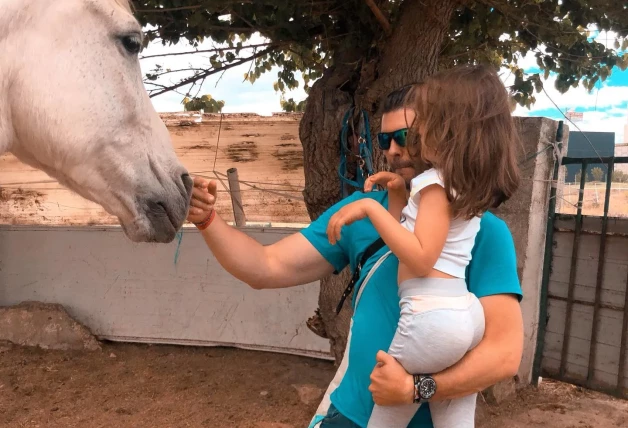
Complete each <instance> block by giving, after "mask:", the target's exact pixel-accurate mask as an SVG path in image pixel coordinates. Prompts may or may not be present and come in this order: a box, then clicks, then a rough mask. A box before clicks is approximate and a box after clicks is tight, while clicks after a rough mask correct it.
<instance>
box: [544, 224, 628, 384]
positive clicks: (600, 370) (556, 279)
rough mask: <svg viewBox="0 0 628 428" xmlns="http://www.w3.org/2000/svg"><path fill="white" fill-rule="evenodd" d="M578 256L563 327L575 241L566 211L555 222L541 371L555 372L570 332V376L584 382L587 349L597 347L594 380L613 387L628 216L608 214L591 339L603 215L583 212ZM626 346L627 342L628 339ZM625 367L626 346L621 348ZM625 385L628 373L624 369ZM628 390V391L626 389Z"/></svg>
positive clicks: (626, 272) (626, 275)
mask: <svg viewBox="0 0 628 428" xmlns="http://www.w3.org/2000/svg"><path fill="white" fill-rule="evenodd" d="M584 220H585V221H584V223H583V233H582V234H581V236H580V245H579V253H578V259H577V260H576V263H575V266H576V276H575V288H574V293H573V298H574V302H575V303H574V304H573V307H572V318H571V325H570V326H568V327H569V328H566V327H567V326H566V313H567V312H566V310H567V293H568V289H569V275H570V270H571V266H572V260H571V257H572V249H573V244H574V232H573V230H574V225H575V222H574V220H573V218H569V217H565V218H564V219H562V220H560V221H558V222H557V224H556V228H557V231H556V232H555V234H554V241H555V243H556V245H555V247H554V252H553V257H552V273H551V276H550V283H549V289H548V291H549V293H548V294H549V296H548V316H549V322H548V324H547V330H546V333H545V344H544V347H543V360H542V371H543V374H544V375H546V376H552V377H557V376H559V367H560V362H561V358H562V356H561V352H562V348H563V341H564V337H565V334H566V335H568V336H569V337H570V339H569V346H568V349H567V354H566V356H565V357H566V366H565V367H566V372H565V376H566V377H567V378H568V379H573V380H574V381H577V382H580V383H584V382H585V381H586V379H587V372H588V366H589V354H590V349H591V347H592V346H594V347H595V348H596V353H597V357H596V359H595V365H594V372H593V373H594V374H593V386H594V387H597V388H600V389H602V390H608V389H615V387H616V385H617V380H618V370H619V357H620V345H621V338H622V323H623V313H624V305H625V301H626V292H627V290H626V288H627V287H628V285H627V283H626V282H627V281H628V219H610V220H609V225H608V232H609V236H607V239H606V256H605V260H604V263H603V282H602V291H601V294H600V303H601V305H602V307H601V309H600V312H599V319H598V320H597V323H598V324H597V332H598V336H597V340H596V342H595V343H594V344H591V334H592V328H593V325H594V323H593V302H594V301H595V291H596V279H597V269H598V260H599V250H600V239H601V235H600V231H601V220H600V219H599V218H585V219H584ZM626 346H627V347H628V345H626ZM625 359H626V361H625V364H626V367H628V349H627V350H626V354H625ZM622 378H623V382H624V385H625V386H628V373H623V374H622ZM627 393H628V391H627Z"/></svg>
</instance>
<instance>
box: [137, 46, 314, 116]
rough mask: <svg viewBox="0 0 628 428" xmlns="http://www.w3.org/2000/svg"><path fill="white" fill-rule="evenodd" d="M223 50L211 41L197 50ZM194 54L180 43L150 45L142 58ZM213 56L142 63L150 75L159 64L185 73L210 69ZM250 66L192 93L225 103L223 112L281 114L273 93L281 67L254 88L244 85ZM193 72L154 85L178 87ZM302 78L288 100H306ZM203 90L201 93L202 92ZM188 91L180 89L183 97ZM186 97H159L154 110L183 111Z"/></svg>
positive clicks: (245, 53) (211, 80)
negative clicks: (174, 53)
mask: <svg viewBox="0 0 628 428" xmlns="http://www.w3.org/2000/svg"><path fill="white" fill-rule="evenodd" d="M248 43H250V44H261V43H265V39H263V38H262V37H259V36H257V37H253V38H251V40H250V41H249V42H248ZM216 47H220V45H217V44H215V43H213V42H212V41H211V40H208V41H204V42H203V43H201V44H200V45H199V46H198V48H197V49H198V50H209V49H215V48H216ZM192 50H194V49H193V48H191V47H190V46H189V45H187V43H179V44H178V45H176V46H163V45H162V44H161V43H152V44H150V45H149V46H148V47H147V48H146V49H145V50H144V51H143V52H142V55H141V56H152V55H162V54H168V53H173V52H189V51H192ZM252 53H253V51H252V50H251V49H243V50H242V51H241V52H240V56H243V57H246V56H250V55H251V54H252ZM211 55H213V53H199V54H194V55H181V56H166V57H159V58H147V59H143V60H141V61H140V64H141V67H142V71H143V72H144V73H147V72H151V70H153V69H154V68H155V66H156V65H157V64H159V65H161V66H162V70H164V71H165V70H167V69H170V70H173V71H175V70H184V69H189V68H208V67H210V65H209V57H210V56H211ZM250 67H251V64H250V63H249V64H242V65H239V66H237V67H233V68H231V69H229V70H226V71H225V72H224V73H223V74H220V73H218V74H214V75H212V76H210V77H208V78H207V79H206V80H205V82H204V83H203V86H202V87H201V88H199V87H196V88H194V90H193V91H192V92H191V94H192V95H193V96H194V95H196V94H197V93H198V94H199V95H204V94H210V95H211V96H212V97H213V98H215V99H218V100H224V101H225V107H224V110H223V111H224V112H226V113H235V112H240V113H242V112H246V113H258V114H263V115H270V114H272V113H273V112H278V111H281V107H280V99H281V94H280V93H278V92H275V91H274V89H273V82H275V81H276V80H277V73H278V72H279V70H280V69H279V68H278V67H274V68H273V69H271V70H270V71H268V72H266V73H264V74H262V76H260V78H259V79H258V80H257V81H256V82H255V84H253V85H252V84H251V83H250V82H248V81H244V74H245V73H247V72H248V71H249V70H250ZM190 75H191V72H190V71H181V72H172V73H169V74H166V75H164V76H161V77H160V78H159V79H158V80H156V81H155V83H157V84H161V85H171V84H173V83H177V82H178V81H179V80H181V79H183V78H185V77H189V76H190ZM298 77H299V79H298V80H299V81H300V83H301V86H300V87H299V88H298V89H296V90H293V91H287V92H286V98H294V99H295V100H296V101H301V100H303V99H305V98H306V96H307V95H306V93H305V91H304V90H303V87H302V85H303V82H302V80H301V78H300V75H299V76H298ZM147 88H148V89H151V85H150V84H148V85H147ZM199 89H200V90H199ZM186 90H187V88H181V91H180V92H182V93H183V94H185V91H186ZM182 99H183V96H182V95H180V94H177V93H175V92H170V93H167V94H163V95H159V96H157V97H154V98H152V101H153V105H154V106H155V109H156V110H157V111H159V112H173V111H182V110H183V105H182V104H181V100H182Z"/></svg>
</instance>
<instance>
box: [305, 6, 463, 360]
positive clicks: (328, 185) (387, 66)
mask: <svg viewBox="0 0 628 428" xmlns="http://www.w3.org/2000/svg"><path fill="white" fill-rule="evenodd" d="M458 4H459V3H458V2H457V1H456V0H405V1H404V3H403V4H402V6H401V9H400V14H399V17H398V19H397V21H396V23H395V24H394V27H393V31H392V34H391V36H390V37H389V38H386V39H382V40H381V41H379V43H378V48H377V49H376V50H370V51H365V52H356V51H347V52H338V53H336V56H335V57H334V63H335V64H336V65H335V66H334V67H333V68H330V69H328V70H327V71H326V72H325V74H324V76H323V77H322V78H321V79H319V80H318V81H317V82H315V84H314V85H313V86H312V89H311V90H310V94H309V97H308V102H307V106H306V109H305V113H304V115H303V119H302V121H301V126H300V130H299V134H300V139H301V143H302V145H303V155H304V162H305V190H304V192H303V194H304V198H305V203H306V206H307V209H308V213H309V215H310V217H311V218H312V220H314V219H316V218H317V217H318V216H319V215H320V214H321V213H323V212H324V211H325V210H326V209H327V208H329V207H330V206H331V205H333V204H334V203H336V202H337V201H338V200H339V199H340V180H339V178H338V173H337V170H338V164H339V160H340V143H339V140H338V135H339V132H340V126H341V120H342V116H343V115H344V113H345V112H346V111H347V109H348V108H350V107H351V106H352V105H355V106H357V107H359V108H362V109H365V110H366V111H367V112H369V114H370V117H371V133H372V134H373V136H374V135H375V134H376V133H377V130H378V129H379V124H380V118H379V116H378V115H377V114H376V112H377V109H378V104H379V102H380V101H381V100H382V98H383V97H384V96H385V95H386V94H387V93H388V92H390V91H391V90H394V89H395V88H398V87H401V86H403V85H407V84H410V83H416V82H419V81H421V80H422V79H424V78H425V77H427V76H429V75H431V74H433V73H434V72H436V71H437V67H438V58H439V53H440V51H441V46H442V44H443V39H444V37H445V35H446V34H447V30H448V28H449V22H450V19H451V16H452V13H453V12H454V10H455V9H456V7H457V6H458ZM355 45H357V43H356V44H355ZM373 141H375V140H373ZM349 277H350V273H349V272H348V269H345V271H343V272H342V274H341V275H337V276H331V277H329V278H325V279H323V280H322V281H321V290H320V296H319V313H320V321H321V323H322V325H323V326H324V332H322V334H323V335H324V336H326V337H328V338H329V340H330V345H331V351H332V354H333V355H334V357H335V358H336V362H337V363H339V362H340V360H341V359H342V355H343V353H344V349H345V346H346V338H347V334H348V326H349V319H350V316H351V310H350V306H351V305H350V303H349V299H347V302H346V303H345V308H344V309H343V311H342V312H341V313H340V315H339V316H336V314H335V308H336V304H337V303H338V299H339V298H340V295H341V294H342V291H343V290H344V288H345V287H346V284H347V282H348V281H349Z"/></svg>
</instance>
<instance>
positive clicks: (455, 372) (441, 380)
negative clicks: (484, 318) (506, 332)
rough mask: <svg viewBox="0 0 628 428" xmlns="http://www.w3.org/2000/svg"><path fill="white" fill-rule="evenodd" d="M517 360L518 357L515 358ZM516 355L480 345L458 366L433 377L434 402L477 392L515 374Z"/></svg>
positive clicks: (493, 345)
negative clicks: (435, 388)
mask: <svg viewBox="0 0 628 428" xmlns="http://www.w3.org/2000/svg"><path fill="white" fill-rule="evenodd" d="M519 358H520V355H519ZM516 359H517V355H515V352H513V351H509V350H507V349H504V348H502V347H501V345H500V344H497V343H490V342H489V343H486V342H482V343H480V344H479V345H478V346H477V347H476V348H474V349H473V350H471V351H470V352H469V353H468V354H467V355H465V356H464V357H463V358H462V359H461V360H460V361H458V363H456V364H455V365H453V366H451V367H450V368H448V369H446V370H444V371H442V372H440V373H438V374H435V375H434V380H435V381H436V384H437V385H438V389H437V390H436V394H435V395H434V397H433V398H432V400H434V401H441V400H450V399H452V398H459V397H464V396H467V395H469V394H473V393H476V392H480V391H483V390H485V389H486V388H488V387H489V386H492V385H495V384H496V383H498V382H501V381H502V380H505V379H508V378H509V377H512V376H514V375H515V374H516V373H517V367H518V363H515V360H516Z"/></svg>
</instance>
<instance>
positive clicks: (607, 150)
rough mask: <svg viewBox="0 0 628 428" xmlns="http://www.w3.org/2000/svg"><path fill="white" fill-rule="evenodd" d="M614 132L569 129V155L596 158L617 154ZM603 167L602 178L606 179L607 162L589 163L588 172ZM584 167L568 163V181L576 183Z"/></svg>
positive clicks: (566, 178)
mask: <svg viewBox="0 0 628 428" xmlns="http://www.w3.org/2000/svg"><path fill="white" fill-rule="evenodd" d="M624 138H625V137H624ZM615 150H616V147H615V133H614V132H578V131H569V142H568V143H567V156H569V157H570V158H596V157H598V156H599V157H610V156H613V155H615V156H616V152H615ZM596 167H597V168H601V169H602V171H604V177H603V178H602V180H606V172H607V171H608V167H607V166H606V165H605V164H589V165H588V167H587V173H588V174H589V175H590V174H591V171H592V170H593V168H596ZM581 169H582V168H581V167H580V165H567V172H566V176H565V182H566V183H574V182H575V181H576V175H577V174H578V173H579V172H580V170H581Z"/></svg>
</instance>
